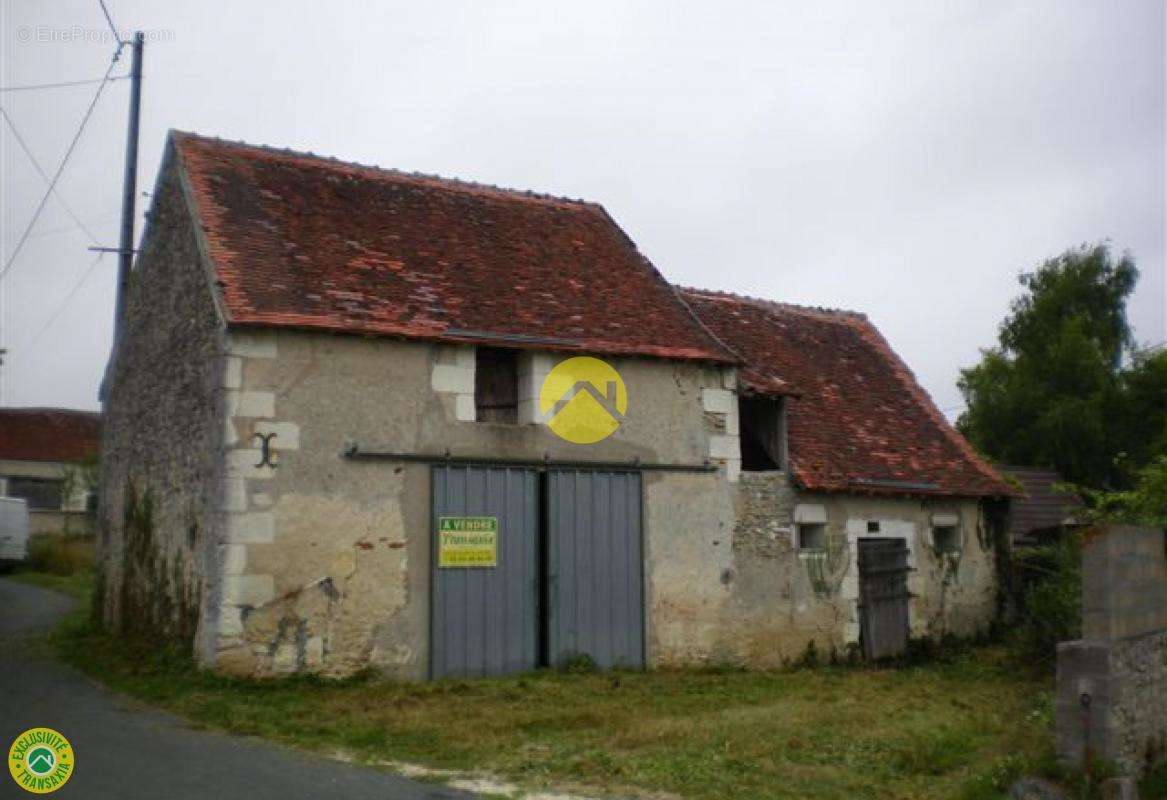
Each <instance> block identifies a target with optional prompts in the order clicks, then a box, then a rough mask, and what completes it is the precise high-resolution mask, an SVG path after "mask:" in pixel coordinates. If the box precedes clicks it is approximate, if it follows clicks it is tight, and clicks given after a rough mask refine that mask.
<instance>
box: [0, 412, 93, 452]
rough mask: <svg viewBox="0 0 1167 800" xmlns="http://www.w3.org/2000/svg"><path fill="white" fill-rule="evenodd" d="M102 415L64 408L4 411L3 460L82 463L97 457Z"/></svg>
mask: <svg viewBox="0 0 1167 800" xmlns="http://www.w3.org/2000/svg"><path fill="white" fill-rule="evenodd" d="M100 434H101V415H100V414H95V413H93V412H90V411H74V410H71V409H64V408H0V459H7V460H11V461H82V460H84V459H85V458H87V457H89V456H92V455H96V454H97V449H98V444H99V441H100Z"/></svg>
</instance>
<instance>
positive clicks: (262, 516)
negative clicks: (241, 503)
mask: <svg viewBox="0 0 1167 800" xmlns="http://www.w3.org/2000/svg"><path fill="white" fill-rule="evenodd" d="M225 528H226V530H225V535H224V537H223V538H224V539H225V540H226V541H227V542H230V543H231V544H268V543H270V542H273V541H275V538H276V518H275V514H273V513H272V512H270V511H253V512H251V513H249V514H228V515H227V521H226V525H225Z"/></svg>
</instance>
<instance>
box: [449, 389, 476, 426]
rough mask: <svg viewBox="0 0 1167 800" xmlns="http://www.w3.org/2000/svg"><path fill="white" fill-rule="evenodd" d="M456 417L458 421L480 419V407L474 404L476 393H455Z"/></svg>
mask: <svg viewBox="0 0 1167 800" xmlns="http://www.w3.org/2000/svg"><path fill="white" fill-rule="evenodd" d="M454 419H456V420H458V422H474V421H475V420H476V419H478V409H477V407H476V406H475V405H474V395H472V394H459V395H455V397H454Z"/></svg>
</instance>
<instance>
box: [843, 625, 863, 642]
mask: <svg viewBox="0 0 1167 800" xmlns="http://www.w3.org/2000/svg"><path fill="white" fill-rule="evenodd" d="M843 641H844V642H846V643H847V644H859V623H858V622H845V623H843Z"/></svg>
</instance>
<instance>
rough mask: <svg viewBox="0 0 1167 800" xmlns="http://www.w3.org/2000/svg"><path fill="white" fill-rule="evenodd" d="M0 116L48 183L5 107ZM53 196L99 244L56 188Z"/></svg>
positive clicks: (0, 107) (93, 240)
mask: <svg viewBox="0 0 1167 800" xmlns="http://www.w3.org/2000/svg"><path fill="white" fill-rule="evenodd" d="M0 116H2V117H4V121H5V122H7V123H8V128H9V129H10V130H11V131H12V135H13V136H14V137H16V143H17V144H19V145H20V149H21V150H23V151H24V154H25V155H26V156H28V160H29V162H31V163H32V166H33V167H34V168H35V169H36V171H37V173H39V174H40V176H41V178H42V179H44V181H45V183H48V182H49V176H48V174H47V173H46V172H45V171H44V169H43V168H42V167H41V165H40V162H39V161H37V160H36V156H34V155H33V154H32V150H30V149H29V148H28V143H27V142H25V141H24V137H23V136H21V135H20V131H18V130H17V129H16V123H14V122H13V121H12V117H10V116H8V112H7V111H5V110H4V107H3V106H0ZM53 194H54V195H55V196H56V198H57V201H58V202H59V203H60V204H61V208H63V209H65V211H66V212H67V213H68V214H69V217H70V219H72V220H73V222H74V223H76V225H77V227H78V228H80V229H81V230H83V231H84V232H85V235H86V236H88V237H89V240H90V241H91V242H93V243H94V244H97V237H96V236H95V235H94V233H93V231H91V230H89V228H88V227H86V225H85V223H84V222H82V221H81V218H80V217H78V216H77V214H76V213H75V212H74V211H73V209H72V207H70V205H69V204H68V203H66V202H65V198H64V197H62V196H61V193H60V192H59V191H57V190H56V189H55V188H54V189H53Z"/></svg>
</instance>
